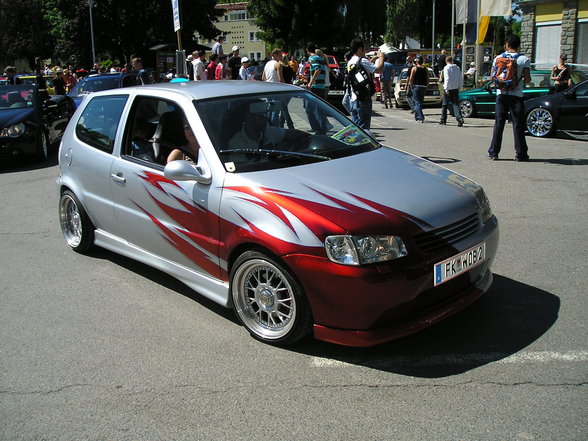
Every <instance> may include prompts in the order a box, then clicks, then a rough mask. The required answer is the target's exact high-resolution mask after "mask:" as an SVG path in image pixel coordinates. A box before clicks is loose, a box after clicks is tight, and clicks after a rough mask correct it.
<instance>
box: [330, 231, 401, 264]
mask: <svg viewBox="0 0 588 441" xmlns="http://www.w3.org/2000/svg"><path fill="white" fill-rule="evenodd" d="M325 250H326V252H327V256H328V257H329V259H330V260H331V261H333V262H335V263H340V264H343V265H362V264H367V263H376V262H385V261H388V260H393V259H397V258H399V257H403V256H406V254H407V252H406V246H405V245H404V242H403V241H402V239H401V238H400V237H398V236H376V235H365V236H351V235H340V236H339V235H338V236H328V237H327V238H326V240H325Z"/></svg>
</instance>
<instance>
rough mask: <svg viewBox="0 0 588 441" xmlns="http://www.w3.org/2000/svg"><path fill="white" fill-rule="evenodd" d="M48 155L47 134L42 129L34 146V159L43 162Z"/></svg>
mask: <svg viewBox="0 0 588 441" xmlns="http://www.w3.org/2000/svg"><path fill="white" fill-rule="evenodd" d="M48 157H49V141H48V140H47V135H46V134H45V133H43V132H42V131H40V132H39V134H38V135H37V145H36V146H35V160H36V161H37V162H45V161H47V158H48Z"/></svg>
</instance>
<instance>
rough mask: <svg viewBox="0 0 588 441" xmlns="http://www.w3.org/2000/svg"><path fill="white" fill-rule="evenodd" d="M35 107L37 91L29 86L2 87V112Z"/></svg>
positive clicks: (0, 93) (0, 97)
mask: <svg viewBox="0 0 588 441" xmlns="http://www.w3.org/2000/svg"><path fill="white" fill-rule="evenodd" d="M34 105H35V89H34V88H33V87H31V86H29V85H21V86H0V111H1V110H10V109H25V108H29V107H33V106H34Z"/></svg>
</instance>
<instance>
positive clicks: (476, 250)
mask: <svg viewBox="0 0 588 441" xmlns="http://www.w3.org/2000/svg"><path fill="white" fill-rule="evenodd" d="M484 260H486V243H485V242H482V243H480V244H478V245H476V246H475V247H472V248H470V249H468V250H465V251H464V252H462V253H459V254H458V255H457V256H453V257H450V258H449V259H447V260H444V261H443V262H439V263H438V264H436V265H435V271H434V282H435V286H437V285H441V284H442V283H444V282H447V281H448V280H451V279H453V278H454V277H457V276H459V275H460V274H463V273H465V272H466V271H469V270H470V269H472V268H474V267H476V266H478V265H480V264H481V263H482V262H484Z"/></svg>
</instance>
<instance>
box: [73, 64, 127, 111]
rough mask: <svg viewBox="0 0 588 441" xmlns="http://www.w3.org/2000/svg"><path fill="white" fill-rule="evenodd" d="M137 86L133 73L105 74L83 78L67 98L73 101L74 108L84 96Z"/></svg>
mask: <svg viewBox="0 0 588 441" xmlns="http://www.w3.org/2000/svg"><path fill="white" fill-rule="evenodd" d="M136 85H137V76H136V74H135V73H129V74H127V73H123V72H117V73H106V74H96V75H90V76H88V77H85V78H84V79H83V80H81V81H79V82H78V84H76V85H75V86H74V88H73V89H72V90H71V91H70V92H69V94H68V95H69V96H70V97H71V98H72V99H73V100H74V102H75V105H76V108H77V107H78V106H79V104H80V103H81V102H82V100H83V99H84V97H85V96H86V95H89V94H90V93H94V92H98V91H100V90H108V89H119V88H121V87H129V86H136Z"/></svg>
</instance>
